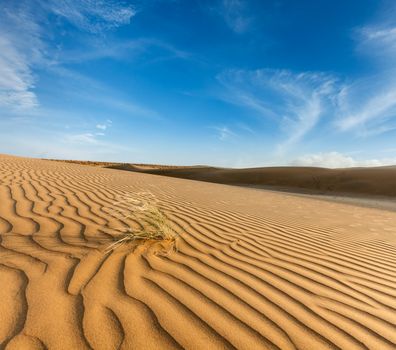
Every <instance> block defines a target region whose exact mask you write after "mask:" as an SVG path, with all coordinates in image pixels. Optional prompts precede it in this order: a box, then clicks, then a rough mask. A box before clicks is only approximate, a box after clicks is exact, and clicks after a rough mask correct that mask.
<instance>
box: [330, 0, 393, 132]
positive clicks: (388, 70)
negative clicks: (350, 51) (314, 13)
mask: <svg viewBox="0 0 396 350" xmlns="http://www.w3.org/2000/svg"><path fill="white" fill-rule="evenodd" d="M387 12H389V13H393V14H396V6H393V7H392V8H388V9H387ZM385 17H386V19H384V16H381V19H380V20H378V21H377V22H373V23H370V24H368V25H366V26H362V27H359V28H356V29H355V30H354V34H355V39H356V45H357V52H358V53H359V54H360V55H365V56H366V57H368V58H369V59H371V60H372V62H373V67H374V71H375V73H373V74H371V75H368V76H365V77H362V78H360V79H356V80H355V81H353V82H352V83H349V84H346V86H345V87H344V88H343V90H342V92H341V93H340V95H339V97H338V102H339V111H338V112H339V113H338V118H337V121H336V125H337V127H338V128H339V130H341V131H352V132H355V133H356V134H358V135H360V136H370V135H378V134H380V133H384V132H387V131H390V130H394V129H395V126H396V124H395V123H396V69H395V65H394V62H395V60H396V20H395V19H394V18H395V17H394V16H385Z"/></svg>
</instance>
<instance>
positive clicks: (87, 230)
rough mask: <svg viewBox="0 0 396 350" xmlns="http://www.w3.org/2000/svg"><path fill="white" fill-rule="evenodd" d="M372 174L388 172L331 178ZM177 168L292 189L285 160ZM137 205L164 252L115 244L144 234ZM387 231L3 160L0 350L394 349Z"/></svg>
mask: <svg viewBox="0 0 396 350" xmlns="http://www.w3.org/2000/svg"><path fill="white" fill-rule="evenodd" d="M141 168H143V166H142V167H141ZM145 168H146V169H147V167H145ZM162 170H163V169H162ZM177 171H182V170H179V169H177ZM295 171H296V173H295V174H296V178H295V180H294V181H293V184H303V183H304V181H305V180H304V179H306V178H311V177H313V176H317V177H321V178H326V176H328V174H329V171H327V170H323V169H303V168H300V169H295ZM371 171H379V174H382V175H381V176H384V174H388V173H389V172H388V170H387V169H382V170H381V169H373V170H371V169H370V170H368V171H367V170H362V169H356V170H348V171H347V170H345V172H346V173H342V171H341V170H337V171H335V173H337V174H339V176H340V179H341V180H342V181H341V180H340V181H339V183H347V182H348V181H351V180H350V179H351V178H350V177H348V176H349V175H348V174H359V175H358V176H362V177H361V178H362V179H366V180H364V181H368V179H371V180H373V179H374V176H373V173H371ZM184 172H185V173H184V176H187V175H188V176H191V174H192V175H193V176H197V174H201V175H202V177H203V178H205V179H208V178H209V179H211V180H213V178H215V179H216V180H219V179H222V181H224V180H227V181H229V182H231V183H238V182H240V181H241V180H242V179H245V180H246V179H247V178H248V179H250V180H249V181H250V182H252V181H253V180H254V181H255V182H256V183H259V184H261V183H263V182H267V181H270V180H271V179H272V180H271V181H275V183H276V184H279V183H282V184H284V183H286V184H289V182H287V180H288V178H289V175H290V172H291V169H281V168H280V169H264V170H263V169H249V170H235V171H234V170H222V169H212V170H211V169H208V168H200V169H184ZM189 172H190V173H189ZM189 174H190V175H189ZM263 174H265V175H263ZM274 174H276V176H279V178H280V180H277V181H280V182H277V181H276V180H274ZM282 174H283V175H282ZM342 174H347V175H348V176H346V175H342ZM364 174H366V175H365V176H367V177H366V178H365V177H363V175H364ZM281 175H282V176H281ZM297 175H299V176H298V177H297ZM344 176H345V177H344ZM356 176H357V175H356ZM384 178H385V179H387V177H386V176H385V177H384ZM289 181H290V180H289ZM312 181H314V180H312ZM364 181H363V180H362V184H360V186H366V185H364V183H365V182H364ZM387 181H389V180H387ZM313 183H315V182H313ZM377 183H378V185H379V186H380V188H382V187H381V178H379V179H378V181H377ZM369 184H370V186H373V183H370V182H369ZM388 184H389V182H388ZM341 188H343V189H344V187H341ZM351 188H356V187H354V186H353V185H352V184H351V185H350V186H349V187H348V189H351ZM370 188H371V189H372V190H373V189H374V187H370ZM376 193H377V192H376ZM139 198H148V199H149V200H150V201H151V202H152V204H153V205H155V206H157V207H158V208H160V209H161V210H162V212H163V213H165V215H166V218H167V221H168V224H169V225H170V227H172V229H173V230H174V232H175V233H176V234H177V235H178V237H177V238H176V242H175V246H174V247H173V248H172V246H171V245H169V244H167V243H166V242H161V241H145V242H129V243H125V244H124V245H122V246H120V247H117V248H116V249H113V250H109V246H110V245H111V244H113V243H114V242H115V241H116V240H118V239H119V238H120V237H124V236H123V235H124V234H125V232H131V231H132V232H133V231H134V230H144V229H145V228H146V227H147V225H148V223H149V221H145V220H136V218H134V216H133V215H131V214H132V213H133V210H135V209H134V208H135V207H134V206H132V204H131V203H134V201H137V200H138V199H139ZM139 208H143V207H139ZM121 214H122V215H121ZM395 232H396V213H394V212H390V211H381V210H376V209H369V208H362V207H357V206H351V205H344V204H340V203H335V202H326V201H320V200H315V199H311V198H305V197H298V196H294V195H293V196H292V195H288V194H285V193H278V192H272V191H265V190H263V191H257V190H255V189H250V188H243V187H236V186H234V187H232V186H225V185H222V184H213V183H205V182H197V181H189V180H185V179H176V178H169V177H161V176H153V175H150V174H145V173H137V172H125V171H119V170H114V169H105V168H103V167H102V166H101V165H99V166H96V167H92V166H86V165H79V164H71V163H66V162H50V161H46V160H37V159H27V158H20V157H11V156H5V155H0V319H1V322H0V349H6V350H14V349H209V350H211V349H246V350H251V349H287V350H293V349H312V350H321V349H348V350H349V349H352V350H353V349H378V350H390V349H395V348H396V317H395V315H396V235H395Z"/></svg>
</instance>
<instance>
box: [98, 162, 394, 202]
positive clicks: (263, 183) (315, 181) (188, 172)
mask: <svg viewBox="0 0 396 350" xmlns="http://www.w3.org/2000/svg"><path fill="white" fill-rule="evenodd" d="M93 164H96V165H100V164H101V166H104V167H109V168H112V169H120V170H128V171H134V172H144V173H149V174H156V175H164V176H171V177H178V178H183V179H191V180H199V181H207V182H214V183H221V184H228V185H242V186H246V185H247V186H256V187H264V188H273V189H277V190H286V191H289V192H296V191H297V192H300V191H304V192H308V193H321V194H328V195H335V194H337V195H346V196H348V195H360V196H370V197H372V196H384V197H391V198H395V197H396V166H385V167H371V168H370V167H369V168H341V169H327V168H314V167H287V166H285V167H266V168H246V169H232V168H215V167H208V166H191V167H188V166H180V167H178V166H173V167H169V166H161V165H151V166H150V165H143V164H120V163H118V164H117V163H113V164H111V163H93Z"/></svg>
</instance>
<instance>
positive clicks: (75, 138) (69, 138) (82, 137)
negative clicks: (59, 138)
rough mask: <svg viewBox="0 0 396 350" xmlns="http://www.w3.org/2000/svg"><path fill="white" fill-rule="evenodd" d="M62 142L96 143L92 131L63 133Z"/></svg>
mask: <svg viewBox="0 0 396 350" xmlns="http://www.w3.org/2000/svg"><path fill="white" fill-rule="evenodd" d="M63 141H64V142H66V143H81V144H95V143H98V140H97V139H96V137H95V135H94V134H92V133H89V132H87V133H82V134H70V135H65V137H64V140H63Z"/></svg>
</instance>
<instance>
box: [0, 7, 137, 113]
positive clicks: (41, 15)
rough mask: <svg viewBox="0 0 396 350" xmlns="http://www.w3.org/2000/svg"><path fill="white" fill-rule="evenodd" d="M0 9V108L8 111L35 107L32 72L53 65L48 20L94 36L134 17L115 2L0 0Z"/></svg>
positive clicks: (129, 11)
mask: <svg viewBox="0 0 396 350" xmlns="http://www.w3.org/2000/svg"><path fill="white" fill-rule="evenodd" d="M0 6H1V8H2V20H1V21H0V107H2V108H7V109H11V110H20V109H23V110H26V109H31V108H34V107H37V106H38V105H39V101H38V98H37V95H36V93H35V91H34V89H35V83H36V79H37V78H36V75H35V73H34V71H35V69H37V68H42V67H43V66H46V65H49V64H51V63H52V61H53V58H52V55H51V52H52V48H51V47H50V46H49V45H48V43H47V39H48V36H49V35H48V33H47V32H48V31H47V30H46V29H47V28H46V27H47V26H48V24H49V17H50V16H54V15H55V16H58V17H62V18H64V19H65V20H67V21H68V22H70V23H72V24H73V25H75V26H77V27H78V28H80V29H82V30H87V31H89V32H95V33H97V32H98V31H101V30H108V29H112V28H115V27H118V26H120V25H123V24H126V23H128V22H129V20H130V19H131V18H132V17H133V16H134V15H135V12H134V10H133V8H132V7H131V6H127V5H124V4H122V3H121V2H116V1H92V0H76V1H69V0H60V1H55V0H52V1H41V0H32V1H27V0H22V1H18V2H13V1H7V0H0Z"/></svg>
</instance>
